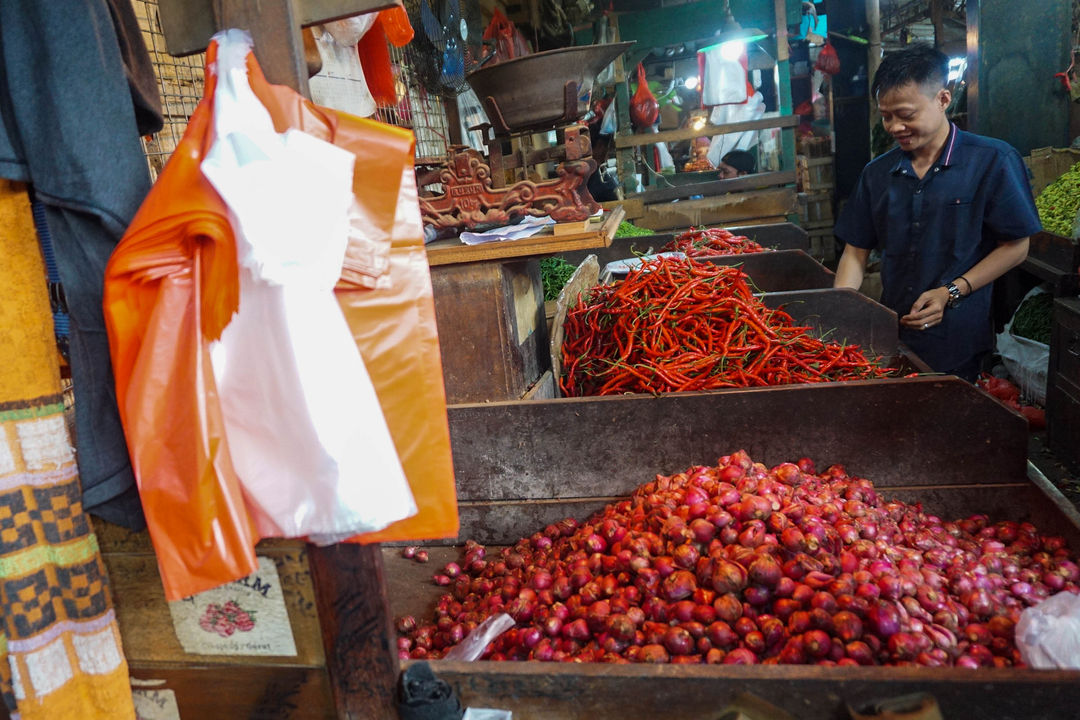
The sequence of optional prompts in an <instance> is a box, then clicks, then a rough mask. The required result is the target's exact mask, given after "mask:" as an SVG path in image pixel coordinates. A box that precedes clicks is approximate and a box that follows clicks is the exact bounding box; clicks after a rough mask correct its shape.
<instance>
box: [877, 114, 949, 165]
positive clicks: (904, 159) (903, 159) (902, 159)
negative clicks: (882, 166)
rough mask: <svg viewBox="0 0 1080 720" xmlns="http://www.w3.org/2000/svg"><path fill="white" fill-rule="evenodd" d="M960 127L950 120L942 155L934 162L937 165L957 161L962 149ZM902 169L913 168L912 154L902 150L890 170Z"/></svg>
mask: <svg viewBox="0 0 1080 720" xmlns="http://www.w3.org/2000/svg"><path fill="white" fill-rule="evenodd" d="M959 136H960V128H958V127H956V123H954V122H951V121H950V122H949V137H947V138H946V139H945V147H944V148H943V149H942V151H941V156H940V157H939V158H938V159H937V162H936V163H934V166H935V167H938V166H940V167H949V166H951V165H953V164H954V163H956V162H957V159H958V157H959V150H960V142H959V140H960V137H959ZM902 170H908V171H910V170H911V156H910V155H909V154H908V153H906V152H903V151H901V152H900V156H899V157H898V158H897V160H896V165H894V166H893V168H892V170H891V171H890V172H893V173H898V172H900V171H902Z"/></svg>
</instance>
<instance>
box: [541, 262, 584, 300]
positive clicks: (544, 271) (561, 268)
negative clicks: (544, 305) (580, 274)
mask: <svg viewBox="0 0 1080 720" xmlns="http://www.w3.org/2000/svg"><path fill="white" fill-rule="evenodd" d="M575 270H577V268H576V267H575V266H573V265H571V264H570V263H568V262H566V261H565V260H563V259H562V258H561V257H554V256H551V257H546V258H543V259H542V260H541V261H540V280H541V281H542V282H543V283H544V300H545V302H546V301H549V300H558V299H559V291H560V290H562V289H563V287H564V286H565V285H566V283H567V282H569V280H570V277H571V276H572V275H573V274H574V271H575Z"/></svg>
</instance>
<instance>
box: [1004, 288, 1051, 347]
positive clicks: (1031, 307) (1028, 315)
mask: <svg viewBox="0 0 1080 720" xmlns="http://www.w3.org/2000/svg"><path fill="white" fill-rule="evenodd" d="M1053 312H1054V296H1053V295H1051V294H1050V293H1039V294H1038V295H1032V296H1031V297H1029V298H1028V299H1027V300H1025V301H1024V302H1022V303H1020V307H1018V308H1017V309H1016V313H1015V314H1014V315H1013V321H1012V333H1013V335H1016V336H1017V337H1022V338H1027V339H1028V340H1034V341H1035V342H1040V343H1042V344H1044V345H1049V344H1050V325H1051V320H1052V317H1053Z"/></svg>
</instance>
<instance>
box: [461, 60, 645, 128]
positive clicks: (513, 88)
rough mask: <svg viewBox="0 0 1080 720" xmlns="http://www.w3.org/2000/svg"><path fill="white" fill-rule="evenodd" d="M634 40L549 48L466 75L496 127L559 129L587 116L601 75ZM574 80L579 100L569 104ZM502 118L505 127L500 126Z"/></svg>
mask: <svg viewBox="0 0 1080 720" xmlns="http://www.w3.org/2000/svg"><path fill="white" fill-rule="evenodd" d="M633 44H634V43H633V41H630V42H620V43H609V44H606V45H578V46H576V47H568V48H560V49H558V50H546V51H544V52H539V53H533V54H532V55H525V56H523V57H519V58H514V59H513V60H505V61H503V62H501V63H497V64H495V65H489V66H487V67H482V68H480V69H479V70H475V71H473V72H471V73H469V75H468V76H467V77H466V78H465V79H466V80H468V82H469V85H470V86H471V87H472V89H473V91H475V92H476V95H477V97H478V98H480V102H481V103H483V105H484V109H485V110H487V111H488V117H489V119H490V120H491V123H492V125H494V126H495V128H496V129H497V130H509V131H510V132H518V131H522V130H537V129H542V128H551V127H556V126H557V125H560V124H567V123H570V122H573V121H574V120H577V119H578V118H580V117H581V116H582V115H584V114H585V112H586V111H587V110H588V109H589V99H590V97H591V96H592V86H593V80H595V79H596V75H597V73H599V72H600V71H601V70H603V69H604V68H605V67H607V65H608V63H610V62H611V61H613V60H614V59H615V58H617V57H618V56H620V55H622V54H623V53H624V52H626V50H627V49H628V48H629V47H630V46H631V45H633ZM571 82H572V83H574V86H573V87H571V92H572V93H573V96H575V97H576V103H574V102H569V103H568V97H567V91H566V86H567V83H571ZM568 105H569V106H568ZM493 107H494V109H495V111H494V112H492V108H493ZM492 115H496V117H491V116H492ZM498 116H501V119H502V123H505V128H502V127H500V125H501V124H502V123H500V120H499V117H498Z"/></svg>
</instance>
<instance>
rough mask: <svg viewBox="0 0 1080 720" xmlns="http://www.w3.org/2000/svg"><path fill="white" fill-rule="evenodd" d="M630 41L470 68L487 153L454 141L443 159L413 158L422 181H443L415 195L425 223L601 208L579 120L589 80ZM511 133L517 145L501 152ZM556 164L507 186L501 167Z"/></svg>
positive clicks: (465, 224) (448, 226) (452, 224)
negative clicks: (542, 174) (538, 136)
mask: <svg viewBox="0 0 1080 720" xmlns="http://www.w3.org/2000/svg"><path fill="white" fill-rule="evenodd" d="M631 45H633V43H632V42H622V43H612V44H608V45H581V46H578V47H570V48H561V49H558V50H548V51H545V52H540V53H535V54H532V55H526V56H524V57H519V58H514V59H512V60H506V61H504V62H500V63H497V64H495V65H491V66H488V67H482V68H480V69H479V70H476V71H474V72H472V73H470V74H469V75H468V76H467V78H466V80H468V82H469V85H471V86H472V88H473V90H474V91H475V92H476V94H477V96H478V97H479V98H480V100H481V102H482V103H483V105H484V109H485V110H486V111H487V115H488V119H489V120H490V123H489V124H485V125H483V126H481V127H480V128H479V129H480V130H481V131H482V132H483V133H484V138H485V144H486V145H487V150H488V157H487V158H484V157H483V156H482V155H481V154H480V153H479V152H477V151H476V150H473V149H471V148H466V147H463V146H459V145H456V146H451V147H450V148H449V151H448V153H447V157H446V158H445V159H443V158H440V159H439V160H435V161H427V162H425V161H423V160H418V161H417V164H418V182H419V184H420V186H421V187H423V186H425V185H430V184H433V183H441V184H442V186H443V192H442V193H441V194H438V195H434V196H425V197H421V198H420V209H421V212H422V213H423V216H424V223H425V224H427V225H431V226H433V227H435V228H437V229H439V230H459V231H460V230H472V229H475V228H477V227H478V226H498V225H507V224H510V223H512V222H515V221H517V220H519V219H521V218H522V217H523V216H525V215H533V216H543V215H549V216H551V218H552V219H553V220H555V221H556V222H576V221H581V220H586V219H587V218H588V217H589V216H591V215H593V214H595V213H596V211H597V210H599V209H600V205H599V204H598V203H597V202H596V201H595V200H594V199H593V198H592V196H591V195H590V194H589V191H588V190H587V189H586V187H585V183H586V181H587V180H588V178H589V176H590V175H592V173H593V172H594V171H595V170H596V161H595V160H593V158H592V157H591V155H592V144H591V142H590V141H589V133H588V130H587V128H586V127H585V126H584V125H582V124H578V123H577V122H576V121H577V120H578V119H579V118H580V117H581V116H582V115H584V114H585V112H586V111H587V110H588V108H589V100H590V98H591V96H592V86H593V79H594V78H595V77H596V75H597V73H599V72H600V71H601V70H603V69H604V67H606V66H607V65H608V64H609V63H610V62H612V61H613V60H614V59H615V58H617V57H618V56H619V55H621V54H622V53H623V52H625V51H626V50H627V49H628V48H629V47H630V46H631ZM553 129H554V130H555V131H556V132H557V137H558V139H559V142H558V144H557V145H555V146H554V147H549V148H543V149H540V150H532V149H531V135H532V134H533V133H536V132H547V131H550V130H553ZM509 139H516V140H517V141H518V144H519V145H520V147H521V150H520V151H518V152H515V153H513V154H512V155H504V154H503V143H504V142H505V141H507V140H509ZM545 162H559V165H558V167H557V168H556V175H557V177H555V178H554V179H551V180H544V181H540V182H533V181H531V180H519V181H518V182H515V183H513V184H512V185H507V184H506V171H507V170H512V169H516V168H525V167H528V166H532V165H536V164H539V163H545Z"/></svg>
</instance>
